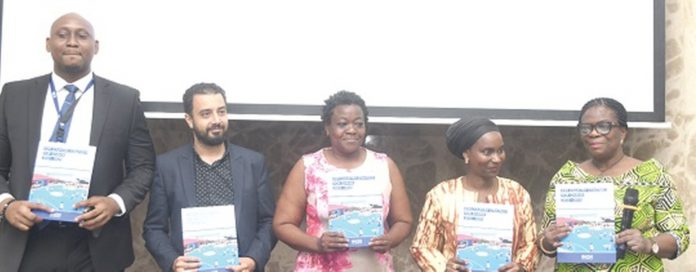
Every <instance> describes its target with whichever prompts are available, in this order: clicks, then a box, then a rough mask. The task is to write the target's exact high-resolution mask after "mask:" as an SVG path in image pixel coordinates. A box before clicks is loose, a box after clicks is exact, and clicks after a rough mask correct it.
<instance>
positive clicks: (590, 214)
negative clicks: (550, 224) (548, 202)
mask: <svg viewBox="0 0 696 272" xmlns="http://www.w3.org/2000/svg"><path fill="white" fill-rule="evenodd" d="M555 198H556V222H558V223H566V224H568V225H570V226H571V228H572V229H573V230H572V232H571V233H570V234H569V235H568V236H567V237H566V238H564V239H563V240H561V242H562V243H563V246H561V247H559V248H558V255H557V256H556V258H557V261H558V262H559V263H614V262H616V242H615V241H614V234H615V232H614V208H615V203H614V185H613V184H611V183H592V184H557V185H556V194H555Z"/></svg>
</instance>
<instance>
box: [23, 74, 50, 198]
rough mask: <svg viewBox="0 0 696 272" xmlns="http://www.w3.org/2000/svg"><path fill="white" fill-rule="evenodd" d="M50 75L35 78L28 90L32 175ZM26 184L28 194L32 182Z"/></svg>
mask: <svg viewBox="0 0 696 272" xmlns="http://www.w3.org/2000/svg"><path fill="white" fill-rule="evenodd" d="M50 76H51V75H50V74H48V75H46V76H43V77H39V78H37V79H36V80H34V82H33V83H34V84H33V85H32V86H31V89H29V90H27V93H28V97H27V100H28V101H27V105H28V106H27V118H28V120H27V122H28V125H27V130H28V131H27V139H29V140H28V141H27V145H28V146H27V150H28V152H29V154H28V156H27V159H29V162H28V164H27V165H30V166H31V168H30V169H28V171H30V174H29V176H31V172H33V171H34V162H35V161H36V152H37V151H38V149H39V141H41V121H42V118H43V110H44V104H45V102H46V92H47V90H48V80H49V78H50ZM26 185H27V186H26V191H25V192H23V193H24V195H27V196H28V195H29V187H30V184H29V183H27V184H26Z"/></svg>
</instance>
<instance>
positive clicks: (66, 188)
mask: <svg viewBox="0 0 696 272" xmlns="http://www.w3.org/2000/svg"><path fill="white" fill-rule="evenodd" d="M95 154H96V147H94V146H78V145H68V144H65V143H56V142H41V143H40V144H39V149H38V151H37V154H36V161H35V164H34V174H33V176H32V179H31V190H30V191H29V201H31V202H38V203H42V204H44V205H46V206H48V207H51V208H52V209H53V210H54V211H53V212H52V213H48V212H44V211H41V210H34V213H35V214H37V215H38V216H40V217H42V218H44V219H45V220H52V221H65V222H75V217H77V216H79V215H80V214H82V213H83V212H84V210H85V208H79V209H75V208H73V206H74V205H75V204H77V203H78V202H80V201H83V200H86V199H87V195H88V194H89V184H90V179H91V178H92V167H93V166H94V156H95Z"/></svg>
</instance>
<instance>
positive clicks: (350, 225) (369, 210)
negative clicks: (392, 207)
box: [329, 174, 384, 248]
mask: <svg viewBox="0 0 696 272" xmlns="http://www.w3.org/2000/svg"><path fill="white" fill-rule="evenodd" d="M376 184H379V183H377V182H375V176H374V175H360V174H357V175H336V176H334V177H332V181H331V184H330V186H329V230H330V231H335V232H341V233H343V235H344V236H345V238H346V239H348V247H351V248H359V247H367V246H368V244H369V243H370V240H372V238H374V237H377V236H381V235H382V234H384V226H383V218H382V214H383V209H384V208H383V206H384V204H383V199H382V195H381V189H380V188H376V187H378V186H375V185H376Z"/></svg>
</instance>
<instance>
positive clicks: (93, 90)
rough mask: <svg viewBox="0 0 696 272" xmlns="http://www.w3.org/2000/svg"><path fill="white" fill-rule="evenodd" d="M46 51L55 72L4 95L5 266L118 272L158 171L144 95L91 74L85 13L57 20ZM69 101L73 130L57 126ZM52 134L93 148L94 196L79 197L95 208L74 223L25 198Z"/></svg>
mask: <svg viewBox="0 0 696 272" xmlns="http://www.w3.org/2000/svg"><path fill="white" fill-rule="evenodd" d="M46 50H47V51H48V52H49V53H50V54H51V56H52V58H53V62H54V66H53V73H51V74H48V75H44V76H39V77H36V78H32V79H28V80H22V81H16V82H10V83H7V84H6V85H5V86H3V89H2V94H0V215H2V216H0V218H1V220H2V223H1V224H0V271H13V272H14V271H121V270H123V269H125V268H126V267H127V266H129V265H130V264H131V263H132V262H133V259H134V257H133V247H132V242H131V240H132V239H131V229H130V227H131V223H130V219H129V212H130V211H132V210H133V209H134V208H135V206H136V205H137V204H138V203H140V201H141V200H143V198H144V197H145V194H146V193H147V190H148V188H149V185H150V184H151V182H152V177H153V174H154V156H155V155H154V150H153V146H152V140H151V138H150V134H149V132H148V129H147V125H146V122H145V116H144V114H143V111H142V109H141V106H140V101H139V93H138V91H137V90H135V89H133V88H130V87H127V86H124V85H121V84H118V83H115V82H112V81H109V80H107V79H104V78H102V77H99V76H96V75H94V74H93V73H92V69H91V61H92V58H93V56H94V55H95V54H97V52H98V51H99V42H98V41H97V40H96V39H95V37H94V29H93V27H92V25H91V24H90V23H89V22H88V21H87V20H85V19H84V18H83V17H81V16H80V15H78V14H75V13H69V14H65V15H63V16H61V17H59V18H58V19H57V20H56V21H55V22H54V23H53V25H52V26H51V32H50V36H49V37H48V38H46ZM63 86H65V87H63ZM70 86H72V87H70ZM71 96H72V97H71ZM69 99H72V100H71V101H73V102H72V103H68V102H65V100H69ZM78 102H79V103H78ZM71 104H72V105H73V106H74V107H73V111H72V112H73V114H71V115H70V116H72V117H71V118H69V119H68V122H67V124H69V128H70V129H69V131H68V130H67V127H66V128H65V130H63V129H61V130H60V132H61V133H57V132H58V131H59V129H58V128H59V124H63V123H60V121H57V120H60V116H64V115H63V113H62V112H61V111H60V108H64V107H63V106H66V105H67V106H70V105H71ZM60 105H63V106H60ZM60 127H61V128H62V127H63V126H62V125H61V126H60ZM57 136H59V137H57ZM56 139H58V140H56ZM48 141H59V142H66V143H68V144H71V145H81V146H88V145H91V146H95V147H96V156H95V159H94V163H93V171H92V176H91V184H90V187H89V195H88V199H87V200H84V201H81V202H79V203H78V204H77V206H79V207H86V208H88V209H87V212H85V213H83V214H82V215H80V216H78V217H76V218H75V223H57V222H55V221H52V222H48V221H43V222H42V218H40V217H39V216H37V215H36V214H34V213H32V210H45V211H48V210H49V208H48V207H47V206H44V205H42V204H38V203H33V202H29V201H27V199H28V196H29V191H30V187H31V179H32V172H33V168H34V163H35V159H36V154H37V149H38V144H39V142H48Z"/></svg>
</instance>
